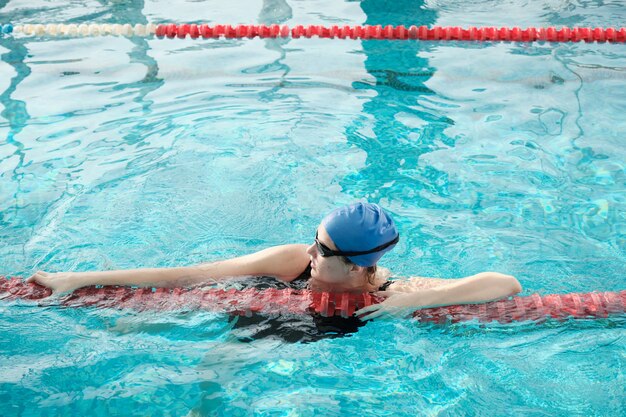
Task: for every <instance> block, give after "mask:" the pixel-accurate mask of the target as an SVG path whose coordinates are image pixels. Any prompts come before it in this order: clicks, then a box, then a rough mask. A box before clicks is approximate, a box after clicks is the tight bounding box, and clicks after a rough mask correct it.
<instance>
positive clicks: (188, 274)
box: [27, 203, 522, 320]
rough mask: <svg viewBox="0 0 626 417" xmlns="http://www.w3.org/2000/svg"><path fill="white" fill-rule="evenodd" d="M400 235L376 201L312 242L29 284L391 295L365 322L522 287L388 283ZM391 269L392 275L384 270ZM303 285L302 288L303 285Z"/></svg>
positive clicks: (488, 278) (337, 218) (480, 278)
mask: <svg viewBox="0 0 626 417" xmlns="http://www.w3.org/2000/svg"><path fill="white" fill-rule="evenodd" d="M398 239H399V233H398V230H397V229H396V226H395V224H394V222H393V220H392V219H391V217H390V216H389V214H388V213H387V212H385V211H384V210H383V209H382V208H380V207H379V206H378V205H376V204H371V203H356V204H351V205H348V206H344V207H341V208H338V209H336V210H334V211H333V212H331V213H330V214H329V215H328V216H326V217H325V218H324V219H323V220H322V222H321V224H320V225H319V227H318V228H317V233H316V235H315V240H314V242H313V243H312V244H311V245H304V244H292V245H282V246H275V247H271V248H268V249H265V250H262V251H260V252H256V253H253V254H249V255H245V256H241V257H238V258H233V259H228V260H223V261H218V262H211V263H205V264H200V265H196V266H189V267H176V268H142V269H134V270H120V271H98V272H58V273H47V272H43V271H38V272H36V273H35V274H34V275H32V276H31V277H29V278H28V279H27V282H38V283H40V284H42V285H45V286H46V287H49V288H51V289H52V290H53V292H54V293H63V292H68V291H73V290H75V289H76V288H80V287H84V286H89V285H137V286H148V287H180V286H189V285H195V284H201V283H203V282H207V281H213V282H214V281H219V280H226V279H228V278H229V277H240V276H269V277H275V278H277V279H279V280H281V281H283V282H285V283H290V284H293V285H295V284H296V283H297V282H300V283H301V284H304V287H306V288H309V289H311V290H318V291H337V292H342V291H349V292H364V291H366V292H375V293H376V294H377V295H381V296H385V297H388V298H386V300H385V301H383V302H382V303H380V304H376V305H372V306H369V307H365V308H363V309H361V310H358V311H357V312H356V315H357V316H359V317H360V318H361V319H363V320H369V319H372V318H376V317H380V316H405V315H408V314H409V313H410V312H412V311H414V310H416V309H419V308H425V307H433V306H444V305H452V304H472V303H483V302H487V301H493V300H497V299H500V298H503V297H508V296H510V295H513V294H516V293H518V292H520V291H521V290H522V287H521V285H520V283H519V282H518V281H517V279H515V278H514V277H512V276H510V275H504V274H500V273H497V272H482V273H479V274H476V275H473V276H470V277H466V278H460V279H437V278H411V279H409V280H399V281H387V280H386V278H387V277H386V276H385V275H388V271H385V270H384V269H383V268H377V266H376V263H377V262H378V260H379V259H380V258H381V257H382V256H383V255H384V254H385V253H386V252H388V251H390V250H391V249H393V247H394V246H395V245H396V243H397V242H398ZM385 272H387V274H386V273H385ZM301 287H303V286H302V285H301Z"/></svg>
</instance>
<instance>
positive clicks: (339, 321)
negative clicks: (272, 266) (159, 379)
mask: <svg viewBox="0 0 626 417" xmlns="http://www.w3.org/2000/svg"><path fill="white" fill-rule="evenodd" d="M310 278H311V265H310V264H309V265H308V266H307V267H306V269H305V270H304V271H303V272H302V273H301V274H300V275H299V276H298V277H297V278H296V279H294V280H293V281H291V282H283V281H278V280H272V279H269V278H268V277H255V278H252V279H250V286H251V287H253V288H256V289H260V290H263V289H267V288H278V289H285V288H291V289H294V290H304V289H306V287H307V284H308V281H309V279H310ZM247 282H248V281H247ZM247 282H246V283H247ZM392 283H393V281H387V282H385V283H384V284H383V285H381V286H380V287H379V288H378V290H379V291H384V290H386V289H387V288H388V287H389V285H391V284H392ZM233 321H234V323H233V324H234V326H233V330H234V331H235V333H242V332H243V333H250V334H246V335H243V334H240V335H238V338H239V340H240V341H242V342H251V341H252V340H256V339H262V338H265V337H278V338H280V339H283V340H284V341H286V342H291V343H295V342H301V343H307V342H314V341H317V340H321V339H328V338H336V337H343V336H345V335H347V334H350V333H356V332H357V331H358V328H359V327H362V326H364V325H365V322H363V321H361V320H360V319H359V318H358V317H356V316H352V317H348V318H343V317H339V316H333V317H323V316H321V315H320V314H314V315H311V316H300V317H290V316H286V315H283V316H280V315H279V316H266V315H253V316H252V317H245V316H239V317H234V318H233ZM240 329H241V330H240Z"/></svg>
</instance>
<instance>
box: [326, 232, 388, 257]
mask: <svg viewBox="0 0 626 417" xmlns="http://www.w3.org/2000/svg"><path fill="white" fill-rule="evenodd" d="M399 240H400V234H398V235H397V236H396V237H395V238H394V239H393V240H392V241H391V242H387V243H385V244H382V245H380V246H376V247H375V248H374V249H370V250H366V251H359V252H342V251H340V250H332V249H331V248H329V247H328V246H326V245H324V244H323V243H322V242H320V241H319V240H318V239H317V232H315V245H316V246H317V251H318V252H319V254H320V255H322V257H323V258H326V257H329V256H359V255H367V254H370V253H374V252H380V251H381V250H383V249H385V248H388V247H389V246H391V245H395V244H396V243H398V241H399Z"/></svg>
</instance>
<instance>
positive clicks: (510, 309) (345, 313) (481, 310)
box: [0, 277, 626, 323]
mask: <svg viewBox="0 0 626 417" xmlns="http://www.w3.org/2000/svg"><path fill="white" fill-rule="evenodd" d="M50 295H51V291H50V289H48V288H46V287H43V286H41V285H38V284H35V283H29V284H26V283H25V282H24V281H23V280H21V279H19V278H13V279H10V280H7V279H4V278H1V277H0V300H2V299H5V300H7V299H8V300H10V299H16V298H20V299H27V300H40V299H43V298H45V297H48V296H50ZM381 301H383V298H381V297H377V296H374V295H371V294H368V293H361V294H352V293H328V292H312V291H308V290H292V289H285V290H278V289H266V290H257V289H254V288H249V289H245V290H241V291H238V290H234V289H230V290H221V289H214V288H209V289H207V288H193V289H184V288H157V289H156V290H154V291H153V290H152V289H151V288H131V287H102V288H96V287H85V288H79V289H77V290H75V291H74V292H73V293H71V294H68V295H66V296H62V297H60V299H59V302H60V304H61V305H63V306H67V307H85V306H94V307H107V308H118V309H133V310H139V311H144V310H158V311H160V310H178V309H185V310H208V311H215V312H222V313H227V314H231V315H248V316H249V315H251V314H252V313H266V314H287V313H291V314H312V313H319V314H321V315H323V316H327V317H328V316H333V315H337V316H342V317H349V316H352V315H353V314H354V312H355V310H358V309H359V308H362V307H366V306H369V305H371V304H376V303H380V302H381ZM625 311H626V291H620V292H593V293H582V294H550V295H546V296H543V297H541V296H540V295H539V294H533V295H531V296H528V297H514V298H512V299H510V300H502V301H495V302H490V303H485V304H467V305H456V306H447V307H436V308H426V309H422V310H417V311H415V312H414V313H413V317H415V318H417V319H418V320H419V321H423V322H434V323H449V322H452V323H456V322H460V321H468V320H474V319H477V320H478V321H480V322H491V321H497V322H500V323H511V322H514V321H525V320H533V321H541V320H545V319H547V318H554V319H566V318H575V319H587V318H606V317H609V316H612V315H617V314H623V313H624V312H625Z"/></svg>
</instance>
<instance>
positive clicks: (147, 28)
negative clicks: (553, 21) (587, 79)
mask: <svg viewBox="0 0 626 417" xmlns="http://www.w3.org/2000/svg"><path fill="white" fill-rule="evenodd" d="M0 33H2V34H11V33H12V34H21V35H26V36H70V37H87V36H108V35H113V36H127V37H130V36H143V37H145V36H155V35H156V37H157V38H170V39H172V38H180V39H184V38H186V37H190V38H192V39H198V38H203V39H209V38H212V39H216V38H226V39H235V38H236V39H243V38H249V39H252V38H256V37H258V38H295V39H297V38H313V37H317V38H329V39H363V40H367V39H381V40H391V39H394V40H422V41H503V42H538V41H543V42H612V43H625V42H626V28H624V27H622V28H612V27H609V28H601V27H596V28H591V27H582V28H579V27H574V28H569V27H562V28H560V29H557V28H556V27H529V28H525V29H522V28H519V27H513V28H508V27H474V26H472V27H469V28H461V27H458V26H433V27H428V26H410V27H405V26H402V25H400V26H391V25H387V26H382V25H376V26H369V25H364V26H360V25H357V26H348V25H345V26H336V25H335V26H321V25H308V26H303V25H297V26H294V27H289V26H287V25H276V24H274V25H213V26H210V25H206V24H201V25H198V24H186V23H185V24H174V23H170V24H160V25H155V24H148V25H142V24H136V25H131V24H96V23H91V24H85V23H82V24H78V25H77V24H68V25H66V24H62V23H60V24H55V23H49V24H25V25H15V26H13V25H10V24H7V25H0Z"/></svg>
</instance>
